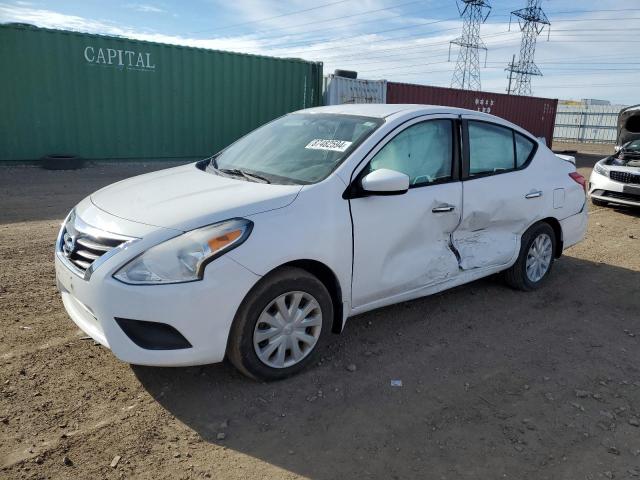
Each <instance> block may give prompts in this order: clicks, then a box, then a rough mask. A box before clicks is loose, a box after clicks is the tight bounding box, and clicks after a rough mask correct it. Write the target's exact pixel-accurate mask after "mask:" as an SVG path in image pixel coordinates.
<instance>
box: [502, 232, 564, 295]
mask: <svg viewBox="0 0 640 480" xmlns="http://www.w3.org/2000/svg"><path fill="white" fill-rule="evenodd" d="M555 250H556V237H555V232H554V231H553V228H551V226H550V225H549V224H548V223H537V224H535V225H533V226H532V227H531V228H529V230H527V231H526V232H525V233H524V235H522V242H521V244H520V254H519V255H518V259H517V260H516V263H514V264H513V266H512V267H511V268H509V269H508V270H506V271H505V273H504V277H505V280H506V281H507V284H509V285H510V286H511V287H513V288H515V289H518V290H523V291H530V290H535V289H537V288H539V287H540V286H541V285H542V284H543V283H544V281H545V280H546V279H547V277H548V276H549V273H550V272H551V268H552V267H553V261H554V252H555Z"/></svg>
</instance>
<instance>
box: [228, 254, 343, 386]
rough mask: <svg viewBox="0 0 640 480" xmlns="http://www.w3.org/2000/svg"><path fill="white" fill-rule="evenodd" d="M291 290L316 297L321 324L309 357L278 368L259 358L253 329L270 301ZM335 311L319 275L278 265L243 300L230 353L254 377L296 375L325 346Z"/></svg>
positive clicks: (234, 329) (238, 364)
mask: <svg viewBox="0 0 640 480" xmlns="http://www.w3.org/2000/svg"><path fill="white" fill-rule="evenodd" d="M292 291H302V292H306V293H309V294H311V295H312V296H313V297H314V298H315V299H316V301H317V302H318V304H319V305H320V309H321V312H322V326H321V329H320V335H319V337H318V340H317V342H316V344H315V346H314V347H313V350H311V351H310V352H309V353H308V354H307V355H306V357H304V358H303V359H302V360H300V361H299V362H298V363H296V364H294V365H292V366H290V367H286V368H275V367H271V366H269V365H267V364H266V363H263V362H262V361H261V360H260V359H259V358H258V355H257V353H256V351H255V349H254V345H253V333H254V330H255V328H256V323H257V321H258V317H259V316H260V314H261V313H262V311H263V310H264V309H265V308H266V307H267V306H268V305H269V303H270V302H272V301H273V300H274V299H276V298H277V297H279V296H280V295H282V294H285V293H287V292H292ZM333 311H334V309H333V302H332V301H331V296H330V295H329V292H328V291H327V288H326V287H325V286H324V284H323V283H322V282H321V281H320V280H318V278H316V277H315V276H313V275H311V274H310V273H309V272H307V271H305V270H302V269H300V268H295V267H282V268H279V269H278V270H276V271H274V272H273V273H271V274H269V275H268V276H266V277H265V278H263V279H262V280H261V281H260V282H258V284H257V285H256V286H255V287H253V289H251V291H250V292H249V293H248V294H247V296H246V297H245V299H244V300H243V302H242V305H241V306H240V308H239V309H238V312H237V313H236V316H235V318H234V320H233V325H232V326H231V332H230V334H229V342H228V344H227V357H228V358H229V360H230V361H231V363H232V364H233V365H234V366H235V367H236V368H237V369H238V370H239V371H240V372H242V373H243V374H244V375H246V376H248V377H250V378H253V379H255V380H261V381H271V380H282V379H283V378H287V377H289V376H291V375H294V374H296V373H298V372H300V371H301V370H303V369H304V368H305V367H307V366H308V365H309V364H311V363H312V362H314V359H315V358H316V356H317V355H318V351H319V350H321V349H322V346H323V345H324V343H325V342H326V339H327V336H329V334H330V332H331V324H332V321H333Z"/></svg>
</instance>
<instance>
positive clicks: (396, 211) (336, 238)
mask: <svg viewBox="0 0 640 480" xmlns="http://www.w3.org/2000/svg"><path fill="white" fill-rule="evenodd" d="M586 224H587V212H586V207H585V191H584V178H583V177H582V176H581V175H579V174H578V173H577V172H576V171H575V166H574V165H573V164H572V163H570V162H567V161H564V160H562V159H560V158H558V157H556V156H555V155H554V154H553V153H552V152H551V151H550V150H549V149H548V148H547V147H545V146H544V145H543V144H541V143H540V142H538V141H537V140H536V139H535V137H533V136H531V135H530V134H529V133H527V132H526V131H524V130H522V129H521V128H519V127H517V126H515V125H513V124H511V123H508V122H506V121H505V120H502V119H500V118H497V117H494V116H491V115H487V114H483V113H479V112H474V111H469V110H462V109H455V108H449V107H434V106H424V105H338V106H331V107H319V108H312V109H309V110H303V111H300V112H296V113H293V114H290V115H286V116H284V117H281V118H279V119H277V120H274V121H273V122H271V123H269V124H267V125H265V126H263V127H261V128H259V129H257V130H255V131H254V132H252V133H250V134H248V135H247V136H245V137H243V138H241V139H240V140H238V141H237V142H235V143H234V144H232V145H231V146H229V147H228V148H226V149H225V150H223V151H222V152H220V153H218V154H216V155H214V156H213V157H211V158H209V159H206V160H203V161H201V162H198V163H195V164H189V165H185V166H181V167H177V168H171V169H167V170H163V171H159V172H155V173H150V174H146V175H142V176H139V177H135V178H131V179H128V180H124V181H121V182H119V183H116V184H114V185H111V186H108V187H106V188H103V189H102V190H99V191H98V192H96V193H94V194H92V195H91V196H89V197H87V198H85V199H84V200H83V201H82V202H80V203H79V204H78V205H77V206H76V207H75V208H74V209H73V211H72V212H71V213H70V214H69V216H68V217H67V219H66V220H65V222H64V224H63V226H62V230H61V232H60V235H59V238H58V241H57V244H56V273H57V280H58V285H59V288H60V291H61V293H62V299H63V301H64V305H65V307H66V309H67V311H68V313H69V315H70V316H71V318H72V319H73V321H74V322H75V323H76V324H77V325H78V326H79V327H80V328H81V329H82V330H84V331H85V332H86V333H87V334H88V335H90V336H91V337H93V338H94V339H95V340H97V341H98V342H100V343H101V344H103V345H104V346H106V347H109V348H110V349H111V350H112V351H113V352H114V354H115V355H116V356H117V357H118V358H120V359H121V360H124V361H126V362H130V363H134V364H145V365H169V366H178V365H194V364H206V363H213V362H219V361H221V360H223V358H224V357H225V356H227V357H228V358H229V359H230V360H231V361H232V362H233V364H234V365H235V366H236V367H238V368H239V369H240V370H241V371H242V372H244V373H245V374H247V375H249V376H251V377H254V378H258V379H265V380H270V379H278V378H283V377H286V376H288V375H291V374H292V373H295V372H297V371H299V370H301V369H302V368H303V367H305V365H308V364H309V363H310V362H311V361H312V360H313V357H314V354H315V353H316V352H317V351H318V349H319V348H320V347H321V345H322V344H323V342H324V341H325V340H326V337H327V335H329V334H330V332H340V331H341V330H342V329H343V327H344V324H345V321H346V319H347V318H348V317H350V316H352V315H355V314H359V313H362V312H366V311H368V310H372V309H375V308H378V307H382V306H384V305H389V304H393V303H397V302H402V301H405V300H410V299H413V298H417V297H421V296H424V295H430V294H432V293H435V292H439V291H442V290H445V289H448V288H451V287H454V286H456V285H460V284H463V283H467V282H471V281H473V280H476V279H478V278H481V277H485V276H487V275H491V274H493V273H496V272H501V271H503V272H505V278H506V280H507V283H509V284H510V285H512V286H514V287H516V288H519V289H521V290H531V289H534V288H537V287H539V286H540V285H541V284H542V283H543V282H544V280H545V279H546V278H547V276H548V275H549V272H550V270H551V267H552V264H553V261H554V259H555V258H557V257H559V256H560V255H561V253H562V251H563V249H565V248H567V247H569V246H571V245H573V244H575V243H576V242H579V241H580V240H581V239H582V238H583V236H584V233H585V229H586Z"/></svg>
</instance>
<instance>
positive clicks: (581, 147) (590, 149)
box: [553, 141, 614, 157]
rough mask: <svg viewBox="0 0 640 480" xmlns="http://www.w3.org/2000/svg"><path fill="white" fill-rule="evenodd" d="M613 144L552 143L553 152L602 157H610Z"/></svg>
mask: <svg viewBox="0 0 640 480" xmlns="http://www.w3.org/2000/svg"><path fill="white" fill-rule="evenodd" d="M613 147H614V146H613V144H611V143H568V142H558V141H554V142H553V150H554V151H556V152H560V151H577V152H580V153H583V154H593V155H601V156H602V157H604V156H607V155H612V154H613V152H614V150H613Z"/></svg>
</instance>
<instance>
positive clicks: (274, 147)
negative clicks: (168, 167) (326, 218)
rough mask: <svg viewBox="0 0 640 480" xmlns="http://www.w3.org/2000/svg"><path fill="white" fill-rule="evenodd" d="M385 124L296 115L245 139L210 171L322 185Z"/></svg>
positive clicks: (220, 156) (217, 159)
mask: <svg viewBox="0 0 640 480" xmlns="http://www.w3.org/2000/svg"><path fill="white" fill-rule="evenodd" d="M382 122H383V120H382V119H379V118H370V117H360V116H354V115H339V114H324V113H319V114H314V113H293V114H290V115H286V116H284V117H281V118H278V119H277V120H274V121H273V122H271V123H268V124H266V125H264V126H263V127H260V128H258V129H257V130H254V131H253V132H251V133H249V134H248V135H246V136H244V137H242V138H241V139H240V140H238V141H237V142H235V143H234V144H232V145H230V146H229V147H227V148H226V149H225V150H223V151H222V152H220V153H219V154H218V155H216V156H215V157H213V158H212V159H211V162H210V164H209V167H208V169H209V170H211V169H213V170H214V171H215V172H217V173H221V174H228V175H233V176H238V177H244V178H245V179H247V180H249V181H263V182H269V183H296V184H309V183H315V182H319V181H320V180H323V179H324V178H326V177H327V176H328V175H329V174H330V173H331V172H332V171H333V170H334V169H335V168H336V167H337V166H338V165H339V164H340V163H341V162H342V161H343V160H344V159H345V158H347V156H348V155H349V154H350V153H351V152H352V151H353V150H354V149H355V148H356V147H357V146H358V145H359V144H360V143H362V141H363V140H364V139H365V138H367V137H368V136H369V135H371V133H372V132H373V131H374V130H375V129H376V128H378V127H379V126H380V125H381V124H382Z"/></svg>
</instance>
